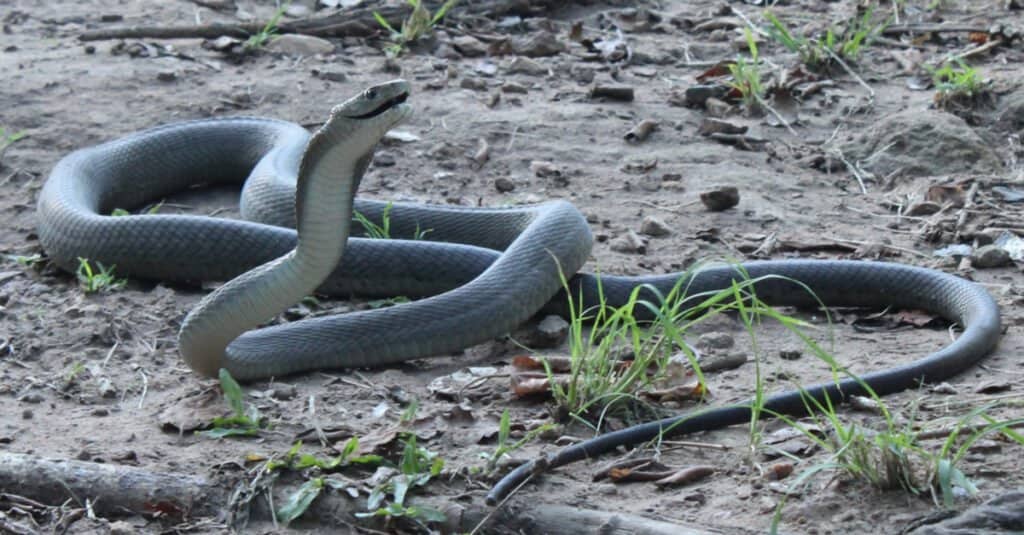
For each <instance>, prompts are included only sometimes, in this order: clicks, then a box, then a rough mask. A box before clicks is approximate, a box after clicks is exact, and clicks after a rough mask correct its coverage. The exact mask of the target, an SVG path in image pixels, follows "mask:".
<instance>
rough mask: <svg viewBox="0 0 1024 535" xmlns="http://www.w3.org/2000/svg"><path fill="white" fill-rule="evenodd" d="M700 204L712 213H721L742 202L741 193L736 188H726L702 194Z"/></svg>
mask: <svg viewBox="0 0 1024 535" xmlns="http://www.w3.org/2000/svg"><path fill="white" fill-rule="evenodd" d="M700 202H702V203H704V206H705V207H706V208H707V209H708V210H711V211H712V212H721V211H722V210H728V209H729V208H732V207H733V206H736V205H737V204H739V202H740V191H739V190H738V189H736V188H735V187H734V186H724V187H721V188H718V189H714V190H711V191H705V192H704V193H701V194H700Z"/></svg>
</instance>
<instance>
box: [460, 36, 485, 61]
mask: <svg viewBox="0 0 1024 535" xmlns="http://www.w3.org/2000/svg"><path fill="white" fill-rule="evenodd" d="M452 46H453V47H454V48H455V50H457V51H458V52H459V54H462V55H463V56H465V57H467V58H479V57H481V56H484V55H486V54H487V45H485V44H483V43H482V42H481V41H480V40H479V39H477V38H476V37H473V36H472V35H460V36H458V37H456V38H455V39H453V40H452Z"/></svg>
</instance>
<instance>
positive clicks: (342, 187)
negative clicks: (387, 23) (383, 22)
mask: <svg viewBox="0 0 1024 535" xmlns="http://www.w3.org/2000/svg"><path fill="white" fill-rule="evenodd" d="M407 93H408V85H407V84H406V83H405V82H403V81H394V82H388V83H385V84H381V85H378V86H375V87H373V88H370V89H368V90H367V91H365V92H364V93H362V94H360V95H359V96H357V97H354V98H353V99H350V100H349V101H346V102H345V103H343V104H341V105H339V106H337V107H336V108H335V109H334V110H332V114H331V118H330V119H329V120H328V122H327V123H326V124H325V125H324V127H323V128H322V129H321V130H320V131H318V132H317V133H316V134H314V135H313V136H312V137H310V136H309V134H308V133H307V132H306V131H305V130H304V129H303V128H301V127H300V126H298V125H295V124H292V123H286V122H281V121H275V120H268V119H256V118H234V119H214V120H201V121H195V122H189V123H181V124H173V125H168V126H163V127H158V128H154V129H152V130H147V131H144V132H140V133H137V134H134V135H131V136H128V137H126V138H123V139H119V140H116V141H111V142H108V143H105V144H103V145H99V146H97V147H93V148H89V149H84V150H80V151H77V152H74V153H72V154H71V155H69V156H67V157H66V158H64V159H63V160H61V161H60V162H59V163H58V164H57V166H56V167H55V168H54V170H53V172H52V173H51V176H50V178H49V180H48V181H47V182H46V184H45V186H44V187H43V190H42V191H41V193H40V196H39V202H38V218H39V238H40V241H41V243H42V245H43V247H44V248H45V250H46V251H47V253H48V254H49V256H50V258H51V259H52V260H53V261H54V262H55V263H57V264H58V265H59V266H61V267H62V268H64V269H67V270H69V271H74V270H75V268H76V267H77V266H78V262H79V260H78V259H79V258H87V259H89V260H92V261H98V262H101V263H103V264H105V265H116V270H117V273H118V274H119V275H129V276H134V277H140V278H152V279H160V280H169V281H183V280H192V281H195V280H227V279H233V280H231V282H229V283H227V284H225V285H223V286H221V287H220V288H218V289H217V290H216V291H215V292H213V293H211V294H210V295H209V296H207V297H206V298H205V299H204V300H203V301H202V302H201V303H200V305H199V306H197V308H196V310H194V311H193V312H192V313H191V314H189V316H188V317H187V318H186V320H185V322H184V324H183V328H182V333H181V335H180V337H179V345H180V351H181V353H182V356H183V357H184V359H185V360H186V362H188V364H189V365H190V366H191V367H192V368H193V369H195V370H196V371H197V372H199V373H202V374H204V375H210V376H212V375H215V374H216V373H217V370H218V369H219V368H221V367H224V368H227V369H228V370H229V371H230V372H231V373H232V374H233V375H234V376H235V377H237V378H240V379H250V380H251V379H258V378H263V377H270V376H277V375H283V374H288V373H295V372H301V371H306V370H311V369H316V368H336V367H355V366H377V365H382V364H389V363H394V362H399V361H403V360H407V359H411V358H418V357H428V356H432V355H437V354H443V353H449V352H452V351H456V350H460V349H463V348H465V347H468V346H470V345H473V344H477V343H480V342H483V341H486V340H488V339H490V338H493V337H494V336H498V335H501V334H504V333H506V332H508V331H510V330H511V329H513V328H514V327H515V326H516V325H518V324H520V323H521V322H523V321H524V320H526V319H528V318H529V317H530V316H531V315H533V314H535V313H536V312H537V311H538V310H540V309H541V308H542V307H544V306H545V305H546V304H548V306H549V307H550V308H552V309H564V303H565V300H566V296H565V295H564V293H559V292H560V289H561V288H562V283H561V279H560V275H559V273H560V270H561V271H562V272H564V273H566V274H575V273H576V272H577V271H578V270H579V269H580V268H581V267H582V266H583V264H584V263H585V261H586V259H587V257H588V255H589V252H590V247H591V235H590V231H589V227H588V225H587V223H586V221H585V219H584V218H583V217H582V216H581V215H580V213H579V212H578V211H577V210H576V209H575V208H574V207H573V206H572V205H570V204H568V203H566V202H563V201H555V202H550V203H545V204H541V205H537V206H529V207H521V208H511V209H464V208H454V207H442V206H424V205H414V204H402V203H398V204H395V205H394V206H393V209H392V212H391V225H392V228H391V232H392V234H393V235H395V236H399V237H403V236H404V237H411V236H412V235H413V234H414V233H415V232H416V230H417V229H430V234H429V235H428V238H429V239H430V240H432V241H431V242H426V241H417V240H367V239H360V238H352V239H348V230H349V225H350V221H351V217H352V210H353V209H356V210H359V211H360V212H362V213H363V214H365V215H366V216H367V217H369V218H370V219H377V220H380V217H381V214H382V212H383V210H384V206H385V205H384V203H381V202H374V201H363V200H360V201H353V197H354V193H355V190H356V188H357V187H358V183H359V179H360V178H361V176H362V174H363V172H364V171H365V169H366V166H367V164H368V162H369V161H370V158H371V157H372V153H373V149H374V147H375V145H376V143H377V141H378V140H379V139H380V138H381V137H382V136H383V135H384V133H385V132H386V131H387V130H388V129H389V128H391V127H392V126H393V125H394V124H396V123H397V122H399V121H400V120H402V119H403V118H404V117H405V116H406V115H407V114H408V112H409V108H408V106H407V105H406V104H404V100H405V96H406V95H407ZM246 176H249V178H248V181H247V183H246V186H245V189H244V195H243V202H242V213H243V216H244V217H245V218H247V219H249V218H252V219H255V221H264V222H255V221H249V220H228V219H219V218H211V217H203V216H188V215H160V214H155V215H130V216H121V217H112V216H110V215H108V214H109V213H110V212H111V210H113V209H114V208H116V207H135V206H140V205H143V204H145V203H146V202H151V201H153V200H156V199H160V198H162V197H164V196H166V195H169V194H171V193H173V192H176V191H181V190H183V189H186V188H189V187H192V186H195V185H197V184H201V183H223V182H238V181H240V180H244V179H245V177H246ZM296 180H297V181H298V188H297V189H296V187H295V183H296ZM353 202H354V203H355V204H353ZM295 223H297V228H298V231H297V232H296V231H295V230H292V229H291V228H286V227H291V226H293V225H294V224H295ZM342 256H344V261H341V262H340V264H339V261H340V260H341V258H342ZM743 269H744V270H745V271H746V272H747V274H748V275H749V277H751V278H758V277H761V276H763V275H770V274H773V275H780V276H782V277H786V278H791V279H794V280H798V281H800V282H802V283H803V284H805V285H806V286H807V287H808V288H809V289H810V290H812V291H813V292H814V293H815V294H816V295H817V297H818V298H820V299H821V300H822V302H824V303H825V304H826V305H839V306H896V307H912V308H921V309H926V310H929V311H931V312H934V313H937V314H940V315H942V316H943V317H945V318H947V319H949V320H951V321H954V322H957V323H959V324H960V325H962V326H963V327H964V332H963V333H962V334H961V336H960V337H959V338H958V339H957V340H956V341H955V342H953V343H952V344H950V345H949V346H947V347H945V348H943V349H941V350H939V351H937V352H935V353H933V354H931V355H928V356H926V357H924V358H921V359H919V360H917V361H914V362H911V363H908V364H903V365H899V366H894V367H892V368H889V369H886V370H882V371H877V372H872V373H868V374H865V375H863V376H862V377H861V379H862V380H863V381H864V383H865V384H866V385H869V386H870V387H871V388H872V389H873V390H874V391H875V392H876V393H878V394H879V395H884V394H888V393H892V392H896V391H900V390H904V389H906V388H909V387H912V386H915V385H917V384H918V383H919V382H920V381H936V380H942V379H945V378H947V377H949V376H951V375H954V374H956V373H958V372H960V371H962V370H963V369H965V368H966V367H968V366H970V365H971V364H973V363H974V362H976V361H977V360H979V359H980V358H982V357H983V356H985V355H986V354H987V353H988V352H989V351H991V349H992V348H993V347H994V346H995V344H996V342H997V340H998V337H999V330H1000V319H999V311H998V308H997V306H996V304H995V302H994V301H993V300H992V298H991V297H990V296H989V295H988V293H987V292H985V290H984V289H982V288H981V287H980V286H978V285H976V284H974V283H971V282H969V281H966V280H964V279H961V278H958V277H954V276H952V275H948V274H945V273H942V272H938V271H933V270H928V269H922V268H916V267H911V266H904V265H899V264H892V263H882V262H861V261H812V260H790V261H769V262H750V263H745V264H743ZM737 277H738V271H737V269H736V268H735V267H721V268H714V269H707V270H703V271H700V272H699V273H698V274H697V275H696V276H695V277H694V278H693V280H691V281H689V283H688V286H689V293H690V294H695V293H700V292H704V291H708V290H714V289H719V288H722V287H725V286H727V285H728V284H729V283H730V282H731V281H732V280H734V279H736V278H737ZM679 278H680V275H678V274H676V275H660V276H647V277H615V276H608V275H604V276H602V277H601V281H600V284H601V290H600V293H603V296H604V298H605V300H606V302H607V303H608V304H611V305H617V304H622V303H624V302H626V300H627V298H628V296H629V294H630V292H632V290H633V288H635V287H636V286H637V285H639V284H649V285H651V286H652V287H655V288H657V289H659V290H660V291H661V292H663V293H667V292H668V291H669V290H671V288H672V287H673V286H674V285H676V284H677V283H678V282H679ZM317 288H319V290H320V291H324V292H328V293H335V294H342V295H349V294H364V295H407V296H411V297H422V296H432V297H427V298H425V299H421V300H418V301H415V302H412V303H408V304H402V305H399V306H395V307H390V308H386V309H380V310H372V311H365V312H357V313H351V314H344V315H339V316H334V317H327V318H317V319H311V320H304V321H300V322H295V323H290V324H285V325H280V326H274V327H270V328H263V329H259V330H255V331H250V329H252V328H253V327H255V326H257V325H259V324H260V323H261V322H264V321H266V320H267V319H269V318H270V317H272V316H273V315H275V314H277V313H278V312H280V311H281V310H283V309H284V308H286V307H288V306H290V305H291V304H293V303H294V302H296V301H298V300H299V299H301V298H302V297H303V296H305V295H307V294H309V293H310V292H312V291H314V290H316V289H317ZM755 290H756V292H757V295H758V297H759V298H761V299H763V300H764V301H765V302H768V303H769V304H773V305H816V304H817V301H815V300H814V298H813V297H811V296H810V295H808V293H807V292H806V291H805V290H804V289H803V288H800V287H799V286H797V285H796V284H794V283H793V282H791V281H787V280H785V279H782V278H767V279H765V280H764V281H762V282H759V283H757V285H756V286H755ZM569 291H570V292H571V294H572V295H573V296H574V298H578V297H579V296H581V295H582V300H583V306H585V307H586V306H590V305H593V304H595V303H597V302H598V295H599V290H598V283H597V279H596V278H595V277H594V276H592V275H589V274H582V273H579V274H575V275H574V276H573V277H572V278H571V280H570V281H569ZM435 294H437V295H435ZM644 297H647V298H651V297H653V294H650V293H647V294H645V296H644ZM862 391H863V388H862V386H861V385H860V384H859V383H857V382H855V381H853V380H851V379H846V380H843V381H840V382H839V383H827V384H823V385H817V386H812V387H809V388H807V390H806V392H807V393H808V394H810V395H812V396H816V397H818V398H819V399H820V398H822V397H823V396H825V395H831V396H836V397H835V398H834V399H839V398H840V397H842V396H846V395H850V394H857V393H862ZM766 408H767V409H769V410H772V411H777V412H789V413H792V412H800V411H802V410H804V406H803V401H802V400H801V399H800V396H799V394H798V393H796V392H784V393H781V394H776V395H775V396H773V397H771V398H770V399H769V400H768V402H767V404H766ZM749 414H750V410H749V408H748V407H747V406H745V405H741V406H736V407H730V408H724V409H714V410H712V411H705V412H704V413H702V414H700V415H698V416H696V417H693V416H689V417H687V420H686V422H684V423H682V424H681V425H679V420H678V419H673V420H666V421H662V422H654V423H651V424H646V426H640V427H636V428H629V429H626V430H623V431H619V432H617V433H612V434H608V435H603V436H601V437H598V438H596V439H594V440H592V441H587V442H584V443H581V444H578V445H576V446H573V447H572V448H568V449H567V450H563V452H562V453H560V454H558V455H556V456H553V457H551V458H549V459H548V463H549V464H550V465H558V464H563V463H565V462H571V461H573V460H576V459H579V458H582V457H585V456H589V455H596V454H598V453H601V452H603V451H606V450H608V449H610V448H613V447H615V446H618V445H621V444H625V443H635V442H638V441H643V440H647V439H650V438H652V437H654V436H657V435H658V433H660V432H661V431H662V430H664V429H666V428H667V427H670V426H671V424H673V423H674V424H676V425H677V427H675V428H674V429H673V432H688V431H694V430H698V429H709V428H712V427H719V426H722V425H731V424H733V423H738V422H742V421H744V420H745V419H748V418H749ZM533 468H535V467H534V466H532V465H530V466H524V467H520V469H519V470H517V471H516V472H514V473H513V474H512V475H511V476H510V478H506V481H503V483H502V484H503V485H504V486H501V485H499V488H498V489H496V491H495V492H494V493H493V494H492V496H491V498H492V499H497V498H498V497H500V496H501V495H502V494H503V493H505V492H507V491H508V490H509V489H510V488H511V486H512V485H514V484H515V483H516V482H518V481H521V480H522V479H523V478H525V477H526V476H528V475H529V473H530V470H531V469H533Z"/></svg>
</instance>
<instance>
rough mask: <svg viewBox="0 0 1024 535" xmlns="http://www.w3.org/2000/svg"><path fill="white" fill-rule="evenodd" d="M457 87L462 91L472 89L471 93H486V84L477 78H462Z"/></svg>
mask: <svg viewBox="0 0 1024 535" xmlns="http://www.w3.org/2000/svg"><path fill="white" fill-rule="evenodd" d="M459 87H461V88H463V89H472V90H473V91H486V90H487V82H485V81H483V80H481V79H479V78H463V79H462V80H460V81H459Z"/></svg>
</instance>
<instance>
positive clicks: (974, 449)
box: [968, 438, 1003, 453]
mask: <svg viewBox="0 0 1024 535" xmlns="http://www.w3.org/2000/svg"><path fill="white" fill-rule="evenodd" d="M1002 449H1003V445H1002V444H1000V443H998V442H996V441H995V440H989V439H987V438H983V439H981V440H978V441H976V442H975V443H974V444H972V445H971V447H970V448H968V451H970V452H971V453H998V452H999V451H1001V450H1002Z"/></svg>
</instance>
